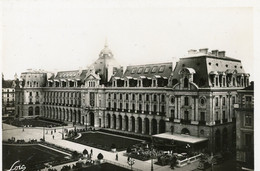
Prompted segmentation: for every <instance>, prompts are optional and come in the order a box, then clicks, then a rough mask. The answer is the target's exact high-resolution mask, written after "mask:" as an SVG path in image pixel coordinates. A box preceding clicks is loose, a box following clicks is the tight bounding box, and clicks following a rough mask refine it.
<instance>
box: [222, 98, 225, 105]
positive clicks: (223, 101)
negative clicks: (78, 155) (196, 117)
mask: <svg viewBox="0 0 260 171" xmlns="http://www.w3.org/2000/svg"><path fill="white" fill-rule="evenodd" d="M222 104H223V106H225V105H226V98H225V97H223V99H222Z"/></svg>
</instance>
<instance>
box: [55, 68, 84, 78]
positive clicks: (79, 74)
mask: <svg viewBox="0 0 260 171" xmlns="http://www.w3.org/2000/svg"><path fill="white" fill-rule="evenodd" d="M86 73H87V70H74V71H60V72H58V73H57V74H56V76H55V77H54V80H62V79H64V80H83V79H84V78H85V76H86Z"/></svg>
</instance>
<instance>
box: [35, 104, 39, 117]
mask: <svg viewBox="0 0 260 171" xmlns="http://www.w3.org/2000/svg"><path fill="white" fill-rule="evenodd" d="M35 115H40V107H39V106H37V107H35Z"/></svg>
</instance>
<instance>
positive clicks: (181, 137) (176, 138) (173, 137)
mask: <svg viewBox="0 0 260 171" xmlns="http://www.w3.org/2000/svg"><path fill="white" fill-rule="evenodd" d="M153 137H156V138H163V139H168V140H174V141H180V142H185V143H190V144H196V143H200V142H203V141H207V140H208V139H207V138H202V137H195V136H190V135H184V134H171V133H162V134H157V135H153Z"/></svg>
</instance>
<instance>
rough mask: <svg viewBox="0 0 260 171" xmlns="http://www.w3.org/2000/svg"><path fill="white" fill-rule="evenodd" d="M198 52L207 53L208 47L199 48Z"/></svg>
mask: <svg viewBox="0 0 260 171" xmlns="http://www.w3.org/2000/svg"><path fill="white" fill-rule="evenodd" d="M199 52H201V53H204V54H208V48H204V49H199Z"/></svg>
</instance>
